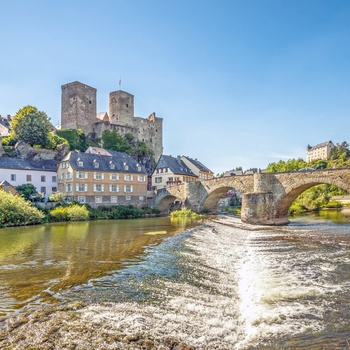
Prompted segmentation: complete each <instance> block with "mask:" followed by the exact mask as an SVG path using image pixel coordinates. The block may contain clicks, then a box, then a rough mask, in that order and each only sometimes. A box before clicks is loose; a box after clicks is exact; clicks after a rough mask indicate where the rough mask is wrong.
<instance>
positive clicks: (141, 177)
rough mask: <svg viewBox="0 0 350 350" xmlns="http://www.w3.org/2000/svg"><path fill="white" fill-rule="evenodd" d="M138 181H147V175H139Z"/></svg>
mask: <svg viewBox="0 0 350 350" xmlns="http://www.w3.org/2000/svg"><path fill="white" fill-rule="evenodd" d="M137 181H139V182H145V181H146V176H144V175H139V176H138V177H137Z"/></svg>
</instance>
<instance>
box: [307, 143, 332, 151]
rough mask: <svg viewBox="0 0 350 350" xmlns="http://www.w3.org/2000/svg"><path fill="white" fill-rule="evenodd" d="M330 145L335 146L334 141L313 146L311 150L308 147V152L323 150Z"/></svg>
mask: <svg viewBox="0 0 350 350" xmlns="http://www.w3.org/2000/svg"><path fill="white" fill-rule="evenodd" d="M329 144H332V145H333V146H334V144H333V142H332V141H326V142H322V143H319V144H318V145H315V146H312V147H310V148H309V147H308V151H311V150H314V149H317V148H323V147H326V146H328V145H329Z"/></svg>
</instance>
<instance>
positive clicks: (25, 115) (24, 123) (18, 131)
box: [11, 106, 52, 147]
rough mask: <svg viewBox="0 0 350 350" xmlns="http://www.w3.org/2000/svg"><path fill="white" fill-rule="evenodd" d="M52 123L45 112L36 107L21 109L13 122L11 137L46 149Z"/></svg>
mask: <svg viewBox="0 0 350 350" xmlns="http://www.w3.org/2000/svg"><path fill="white" fill-rule="evenodd" d="M51 127H52V126H51V123H50V120H49V118H48V116H47V115H46V113H45V112H42V111H39V110H38V109H37V108H36V107H33V106H25V107H23V108H21V109H20V110H19V111H18V112H17V114H16V115H15V116H14V118H13V120H12V121H11V137H12V138H13V139H15V140H16V141H18V140H22V141H24V142H27V143H29V144H30V145H31V146H34V145H39V146H41V147H45V146H46V145H47V143H48V139H49V132H50V131H51Z"/></svg>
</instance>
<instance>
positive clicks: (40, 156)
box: [15, 141, 69, 161]
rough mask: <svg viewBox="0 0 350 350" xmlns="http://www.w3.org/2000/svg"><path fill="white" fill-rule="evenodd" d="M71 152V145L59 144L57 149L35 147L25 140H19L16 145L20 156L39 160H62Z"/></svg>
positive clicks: (16, 151) (17, 153)
mask: <svg viewBox="0 0 350 350" xmlns="http://www.w3.org/2000/svg"><path fill="white" fill-rule="evenodd" d="M68 152H69V146H67V145H64V144H62V145H58V146H57V147H56V150H49V149H43V148H33V147H31V146H30V145H29V144H28V143H26V142H24V141H18V142H17V143H16V145H15V154H16V155H17V157H18V158H22V159H27V160H32V161H39V160H52V159H54V160H62V159H63V158H64V157H65V156H66V155H67V154H68Z"/></svg>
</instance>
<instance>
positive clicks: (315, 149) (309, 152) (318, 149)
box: [306, 141, 334, 163]
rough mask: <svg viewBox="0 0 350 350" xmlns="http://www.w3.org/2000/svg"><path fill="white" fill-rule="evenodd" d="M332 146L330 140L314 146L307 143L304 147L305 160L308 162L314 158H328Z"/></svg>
mask: <svg viewBox="0 0 350 350" xmlns="http://www.w3.org/2000/svg"><path fill="white" fill-rule="evenodd" d="M333 148H334V144H333V142H332V141H326V142H323V143H320V144H318V145H316V146H310V145H308V146H307V148H306V162H307V163H310V162H311V161H313V160H314V159H329V158H330V155H331V151H332V149H333Z"/></svg>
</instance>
